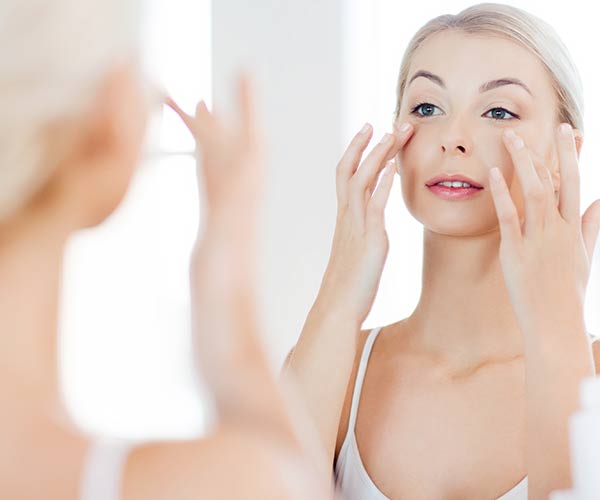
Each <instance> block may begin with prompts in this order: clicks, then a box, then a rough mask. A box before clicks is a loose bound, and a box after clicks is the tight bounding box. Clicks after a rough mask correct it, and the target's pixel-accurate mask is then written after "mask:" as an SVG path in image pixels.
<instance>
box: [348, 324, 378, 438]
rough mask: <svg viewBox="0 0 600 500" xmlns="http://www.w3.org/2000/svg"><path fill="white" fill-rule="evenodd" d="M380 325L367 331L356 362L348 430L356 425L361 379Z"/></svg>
mask: <svg viewBox="0 0 600 500" xmlns="http://www.w3.org/2000/svg"><path fill="white" fill-rule="evenodd" d="M381 328H382V327H381V326H379V327H377V328H373V329H372V330H371V331H370V332H369V336H368V337H367V340H366V341H365V345H364V347H363V351H362V354H361V356H360V362H359V364H358V372H357V373H356V380H355V381H354V391H353V392H352V404H351V406H350V417H349V419H348V432H352V431H354V426H355V425H356V414H357V413H358V402H359V401H360V394H361V391H362V385H363V381H364V379H365V372H366V371H367V363H368V362H369V356H370V355H371V350H372V349H373V343H374V342H375V339H376V338H377V335H378V334H379V332H380V331H381Z"/></svg>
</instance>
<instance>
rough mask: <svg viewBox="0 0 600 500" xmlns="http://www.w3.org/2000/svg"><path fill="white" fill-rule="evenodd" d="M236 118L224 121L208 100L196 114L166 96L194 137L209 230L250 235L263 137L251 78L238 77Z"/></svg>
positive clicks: (261, 166) (261, 167)
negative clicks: (192, 114)
mask: <svg viewBox="0 0 600 500" xmlns="http://www.w3.org/2000/svg"><path fill="white" fill-rule="evenodd" d="M237 86H238V104H239V108H238V117H237V118H238V119H237V120H236V121H235V123H225V121H224V119H223V117H222V116H219V115H218V114H217V113H215V112H210V111H209V110H208V108H207V107H206V103H205V102H204V101H200V102H199V103H198V105H197V106H196V112H195V115H194V116H191V115H188V114H187V113H185V112H184V111H183V110H182V109H181V108H180V107H179V106H178V105H177V103H176V102H175V101H174V100H173V99H171V98H167V99H166V104H167V105H168V106H169V107H171V108H172V109H173V110H174V111H175V112H176V113H177V114H178V115H179V116H180V117H181V119H182V120H183V122H184V123H185V125H186V126H187V128H188V129H189V131H190V132H191V133H192V135H193V137H194V139H195V141H196V153H197V156H198V181H199V187H200V185H204V193H203V194H204V196H202V193H201V199H203V200H204V201H205V205H206V216H207V219H206V226H207V231H211V230H213V229H218V230H219V231H220V232H226V233H227V234H230V235H235V234H236V233H237V234H238V235H240V236H241V235H249V234H251V232H252V231H254V228H255V222H256V215H257V211H258V208H259V202H260V200H261V198H262V188H263V184H264V174H265V172H264V161H263V160H262V141H261V140H260V138H259V134H258V129H257V125H256V117H255V111H254V103H253V98H252V92H251V85H250V82H249V79H248V78H247V77H245V76H241V77H240V78H239V79H238V85H237Z"/></svg>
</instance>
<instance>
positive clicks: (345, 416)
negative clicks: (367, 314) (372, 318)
mask: <svg viewBox="0 0 600 500" xmlns="http://www.w3.org/2000/svg"><path fill="white" fill-rule="evenodd" d="M369 333H371V330H370V329H369V330H361V331H360V333H359V334H358V342H357V344H356V354H355V356H354V363H353V365H352V372H351V373H350V379H349V380H348V386H347V387H346V395H345V397H344V406H343V407H342V414H341V415H340V424H339V426H338V434H337V439H336V444H335V459H334V461H336V460H337V457H338V454H339V452H340V448H341V447H342V444H343V443H344V438H345V437H346V432H347V430H348V420H349V419H350V406H351V405H352V393H353V392H354V382H355V381H356V374H357V373H358V365H359V364H360V358H361V356H362V352H363V348H364V346H365V342H366V341H367V338H368V336H369Z"/></svg>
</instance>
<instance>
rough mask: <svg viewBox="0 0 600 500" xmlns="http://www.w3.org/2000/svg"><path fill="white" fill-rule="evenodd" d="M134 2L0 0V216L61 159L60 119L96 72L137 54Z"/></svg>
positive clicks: (98, 77)
mask: <svg viewBox="0 0 600 500" xmlns="http://www.w3.org/2000/svg"><path fill="white" fill-rule="evenodd" d="M138 7H139V4H138V3H137V1H136V0H101V1H97V0H2V2H0V221H2V220H4V219H5V218H6V217H8V216H9V215H11V214H13V213H15V212H16V211H17V210H18V209H19V208H20V207H22V206H23V205H25V204H26V202H27V201H28V200H29V199H30V198H31V197H32V196H33V195H34V194H35V193H36V191H38V190H39V189H40V188H41V187H42V186H43V185H44V184H45V182H46V181H47V180H48V178H49V177H50V175H51V174H52V171H53V167H54V166H55V165H56V164H57V162H59V161H61V158H60V157H58V156H59V151H62V150H61V148H60V147H57V146H56V144H55V142H56V136H57V130H58V129H60V126H61V124H62V123H65V122H68V121H69V120H73V119H75V118H76V117H77V116H79V115H80V114H81V113H83V112H85V111H86V110H87V109H88V108H89V106H91V105H92V103H93V101H94V97H95V96H96V92H97V90H98V85H99V84H100V83H101V82H102V77H103V76H105V75H106V74H107V73H108V71H109V70H110V69H112V67H114V66H115V65H117V64H119V63H121V62H124V61H125V60H128V59H131V56H132V55H135V54H136V53H137V48H138V47H139V30H138V29H137V27H138V17H139V10H138ZM63 152H64V151H63ZM61 154H62V153H61Z"/></svg>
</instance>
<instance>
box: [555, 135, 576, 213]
mask: <svg viewBox="0 0 600 500" xmlns="http://www.w3.org/2000/svg"><path fill="white" fill-rule="evenodd" d="M563 125H565V126H566V127H565V129H563V128H562V126H563ZM557 135H558V137H557V145H558V163H559V168H560V197H559V211H560V213H561V215H562V216H563V218H564V219H565V220H566V221H567V222H571V223H575V222H578V221H579V214H580V206H579V203H580V201H579V165H578V161H577V148H576V147H575V139H574V137H573V129H572V127H571V125H569V124H568V123H563V124H561V127H559V130H558V133H557Z"/></svg>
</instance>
